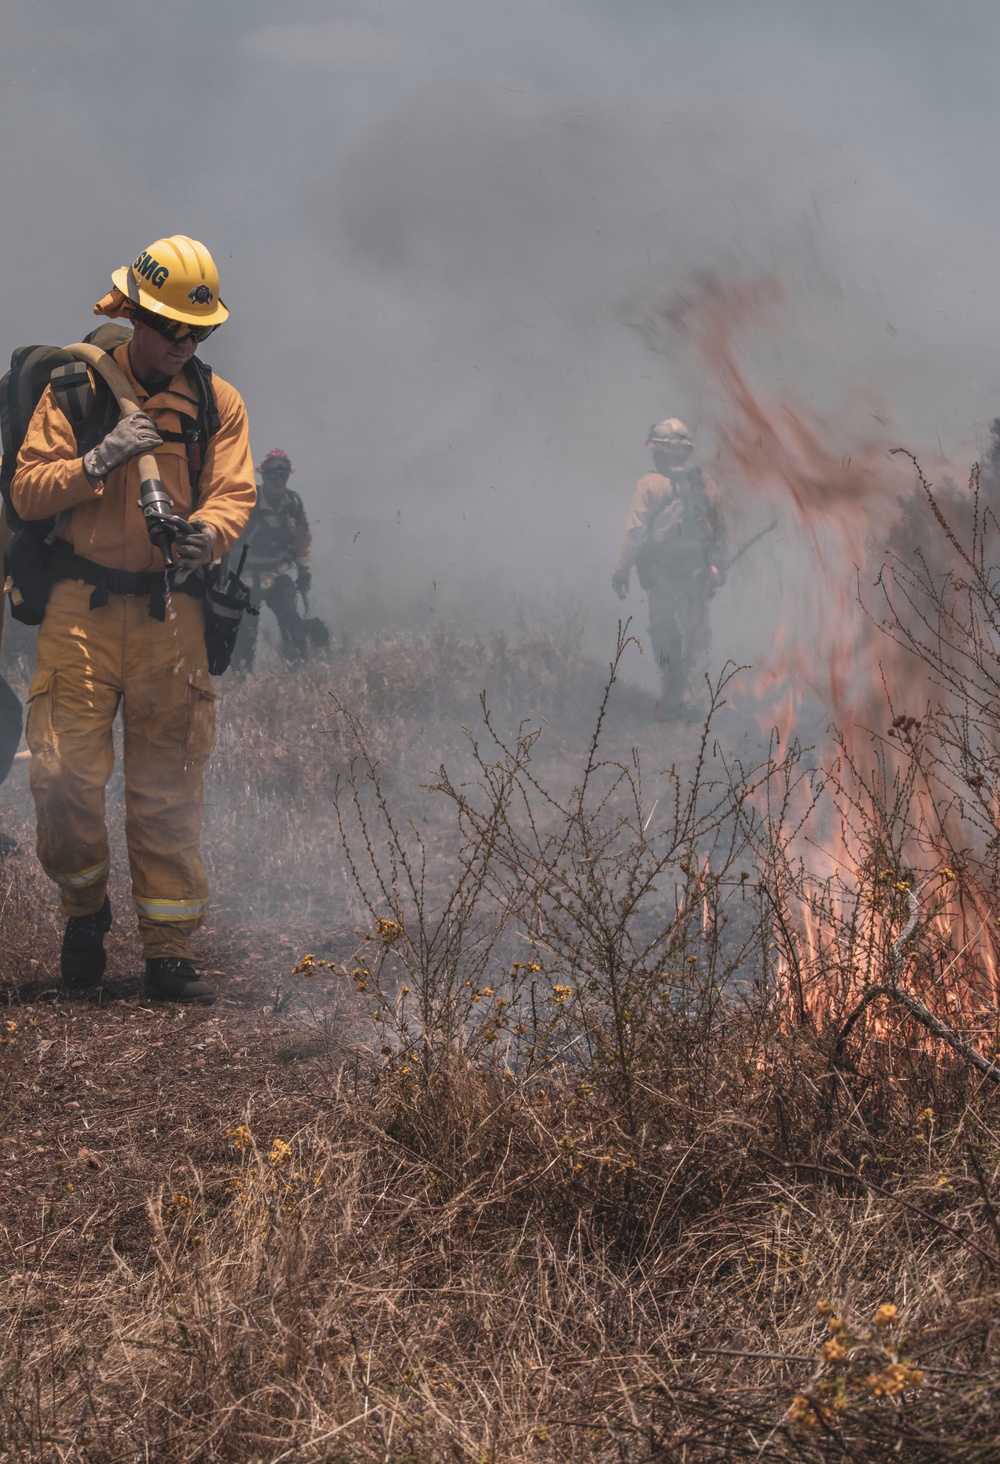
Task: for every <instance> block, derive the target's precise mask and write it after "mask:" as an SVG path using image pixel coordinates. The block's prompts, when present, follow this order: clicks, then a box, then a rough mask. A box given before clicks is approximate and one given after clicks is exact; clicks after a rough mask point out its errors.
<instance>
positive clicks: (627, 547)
mask: <svg viewBox="0 0 1000 1464" xmlns="http://www.w3.org/2000/svg"><path fill="white" fill-rule="evenodd" d="M671 493H672V489H671V487H670V480H669V478H663V477H661V476H660V474H659V473H647V474H646V476H645V477H644V478H640V479H639V481H638V483H637V484H636V485H635V492H634V493H633V495H632V504H631V507H630V508H629V511H628V517H627V518H626V520H625V529H624V532H623V533H622V542H621V548H620V549H619V550H618V558H617V559H616V560H615V568H614V573H615V574H626V573H627V572H628V571H629V570H630V569H631V568H632V566H633V565H634V564H635V557H636V555H637V554H638V552H639V550H640V549H641V548H642V546H643V544H645V543H646V540H647V539H648V537H649V531H650V529H651V528H652V526H653V521H654V519H655V518H656V516H657V514H658V513H659V512H660V510H661V509H662V508H663V507H664V506H665V504H667V503H668V502H669V500H670V496H671Z"/></svg>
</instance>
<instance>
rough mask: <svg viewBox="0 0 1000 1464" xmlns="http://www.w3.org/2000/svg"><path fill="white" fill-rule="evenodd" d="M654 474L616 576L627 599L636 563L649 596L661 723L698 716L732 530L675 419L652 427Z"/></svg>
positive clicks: (645, 482) (640, 495)
mask: <svg viewBox="0 0 1000 1464" xmlns="http://www.w3.org/2000/svg"><path fill="white" fill-rule="evenodd" d="M646 445H647V447H649V448H650V450H651V452H652V455H653V472H651V473H646V474H644V476H643V477H641V478H640V479H639V481H638V483H637V484H636V488H635V492H634V494H633V495H632V504H631V507H630V509H629V513H628V517H627V519H626V520H625V531H624V533H623V535H622V542H621V548H620V549H619V551H618V559H617V560H616V562H615V568H614V572H613V574H612V578H611V584H612V587H613V589H614V590H615V591H616V593H617V594H618V597H619V598H620V599H622V600H624V598H625V596H626V595H627V594H628V587H629V579H630V577H631V573H632V570H633V569H635V571H636V574H637V575H638V579H639V583H640V585H641V586H642V588H643V589H644V590H645V591H646V598H647V600H648V602H649V638H650V641H651V642H652V646H653V654H654V655H655V656H656V662H657V666H658V668H659V672H660V683H661V695H660V700H659V702H658V703H657V707H656V716H657V720H658V721H663V722H673V721H692V720H697V719H699V718H700V716H701V710H700V709H699V707H698V706H697V705H695V704H693V703H692V702H691V700H690V698H691V696H692V692H693V685H692V683H693V681H694V679H695V677H696V676H697V675H698V674H699V673H700V672H702V671H703V670H704V667H705V663H706V662H707V659H708V653H709V649H710V645H711V628H710V624H709V615H708V607H709V602H710V601H711V599H712V596H713V595H714V594H715V593H716V591H717V590H718V589H720V587H721V586H722V583H723V580H724V578H725V562H726V536H725V528H724V525H723V522H722V514H721V512H720V508H719V495H718V491H717V489H716V487H715V485H714V483H712V481H711V480H710V479H709V478H707V477H705V475H704V474H703V473H702V471H701V468H700V467H698V465H697V464H696V463H694V462H692V461H691V455H692V452H693V450H694V445H693V443H692V441H691V434H690V433H689V432H688V429H687V428H686V427H685V425H684V423H683V422H680V421H678V419H677V418H676V417H668V418H667V419H666V421H663V422H657V423H656V424H655V425H654V426H653V427H651V428H650V431H649V436H648V438H647V439H646Z"/></svg>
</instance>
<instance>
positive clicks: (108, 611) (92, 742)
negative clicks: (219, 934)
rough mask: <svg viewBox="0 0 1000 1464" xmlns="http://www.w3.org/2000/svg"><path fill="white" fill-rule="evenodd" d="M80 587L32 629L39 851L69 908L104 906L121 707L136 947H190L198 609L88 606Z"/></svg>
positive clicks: (195, 893) (30, 730)
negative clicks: (161, 615) (162, 616)
mask: <svg viewBox="0 0 1000 1464" xmlns="http://www.w3.org/2000/svg"><path fill="white" fill-rule="evenodd" d="M90 595H91V587H90V586H89V585H85V584H83V583H82V581H77V580H63V581H62V582H61V583H59V584H57V585H56V586H55V588H54V590H53V592H52V597H51V599H50V601H49V604H48V608H47V609H46V612H45V619H44V621H43V622H42V625H41V626H40V628H39V632H38V661H37V668H36V671H35V676H34V680H33V681H32V683H31V689H30V691H29V694H28V701H29V708H28V725H27V739H28V746H29V748H30V749H31V791H32V794H33V795H34V799H35V810H36V814H37V820H38V857H39V859H40V860H41V863H42V867H43V869H44V870H45V872H46V874H47V875H48V876H49V878H50V879H52V880H54V881H55V882H56V884H57V885H58V886H59V892H60V896H61V900H62V908H63V911H64V913H65V914H66V915H89V914H92V913H94V912H95V911H97V910H99V909H100V907H101V905H102V903H103V901H104V896H105V892H106V889H107V880H108V864H109V856H110V850H109V846H108V830H107V825H106V823H105V819H104V806H105V805H104V799H105V789H106V787H107V783H108V779H109V777H110V776H111V770H112V767H113V766H114V744H113V739H112V727H113V724H114V720H115V717H116V715H117V713H118V708H119V706H121V708H122V721H123V727H124V742H123V757H122V762H123V766H124V773H125V833H126V839H127V842H128V855H129V864H130V867H131V872H132V896H133V899H134V901H135V907H136V913H137V915H138V919H139V930H140V933H141V936H142V944H143V950H144V952H145V954H146V956H147V957H151V956H182V957H183V956H188V955H190V946H189V936H190V933H191V932H192V931H193V930H196V929H197V928H198V926H199V925H201V923H202V921H203V920H204V918H205V913H206V910H207V905H208V881H207V879H206V877H205V867H204V865H203V863H202V859H201V847H200V845H201V825H202V818H203V815H204V794H203V786H202V785H203V773H204V767H205V761H206V759H207V758H208V756H209V754H210V752H211V751H212V747H213V745H214V741H215V692H214V691H213V690H212V684H211V680H210V678H209V674H208V663H207V660H206V656H205V632H204V618H203V611H202V606H201V604H200V602H199V601H197V600H195V599H192V598H191V596H189V595H184V594H174V595H173V596H172V597H171V599H170V601H169V602H168V605H167V618H166V620H165V621H158V620H153V619H152V618H151V617H150V615H149V600H148V599H147V598H145V597H136V596H124V595H111V596H110V597H109V600H108V603H107V604H106V605H103V606H100V607H98V608H97V609H94V610H91V608H90Z"/></svg>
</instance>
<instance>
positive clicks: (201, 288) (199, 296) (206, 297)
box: [188, 285, 215, 305]
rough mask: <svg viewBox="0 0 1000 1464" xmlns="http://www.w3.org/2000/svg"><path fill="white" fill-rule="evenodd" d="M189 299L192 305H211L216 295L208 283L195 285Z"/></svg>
mask: <svg viewBox="0 0 1000 1464" xmlns="http://www.w3.org/2000/svg"><path fill="white" fill-rule="evenodd" d="M188 299H189V300H190V301H191V304H192V305H211V303H212V301H213V300H214V299H215V295H214V293H213V291H212V290H210V289H209V287H208V285H195V287H194V289H193V290H191V291H190V293H189V294H188Z"/></svg>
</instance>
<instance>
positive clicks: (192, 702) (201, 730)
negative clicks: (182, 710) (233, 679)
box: [184, 671, 219, 762]
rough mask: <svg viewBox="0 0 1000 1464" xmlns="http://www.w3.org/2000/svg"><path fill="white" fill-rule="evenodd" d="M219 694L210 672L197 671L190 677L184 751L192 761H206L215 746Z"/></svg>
mask: <svg viewBox="0 0 1000 1464" xmlns="http://www.w3.org/2000/svg"><path fill="white" fill-rule="evenodd" d="M218 699H219V695H218V692H216V691H215V690H214V689H213V687H212V684H211V682H210V681H209V679H208V673H207V672H202V671H197V672H195V673H194V675H192V676H189V677H188V685H187V704H188V729H187V737H186V738H185V742H184V751H185V753H186V754H187V756H188V757H189V758H190V759H191V760H192V762H204V761H205V760H206V758H208V757H210V756H211V754H212V749H213V748H214V746H215V703H216V702H217V701H218Z"/></svg>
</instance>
